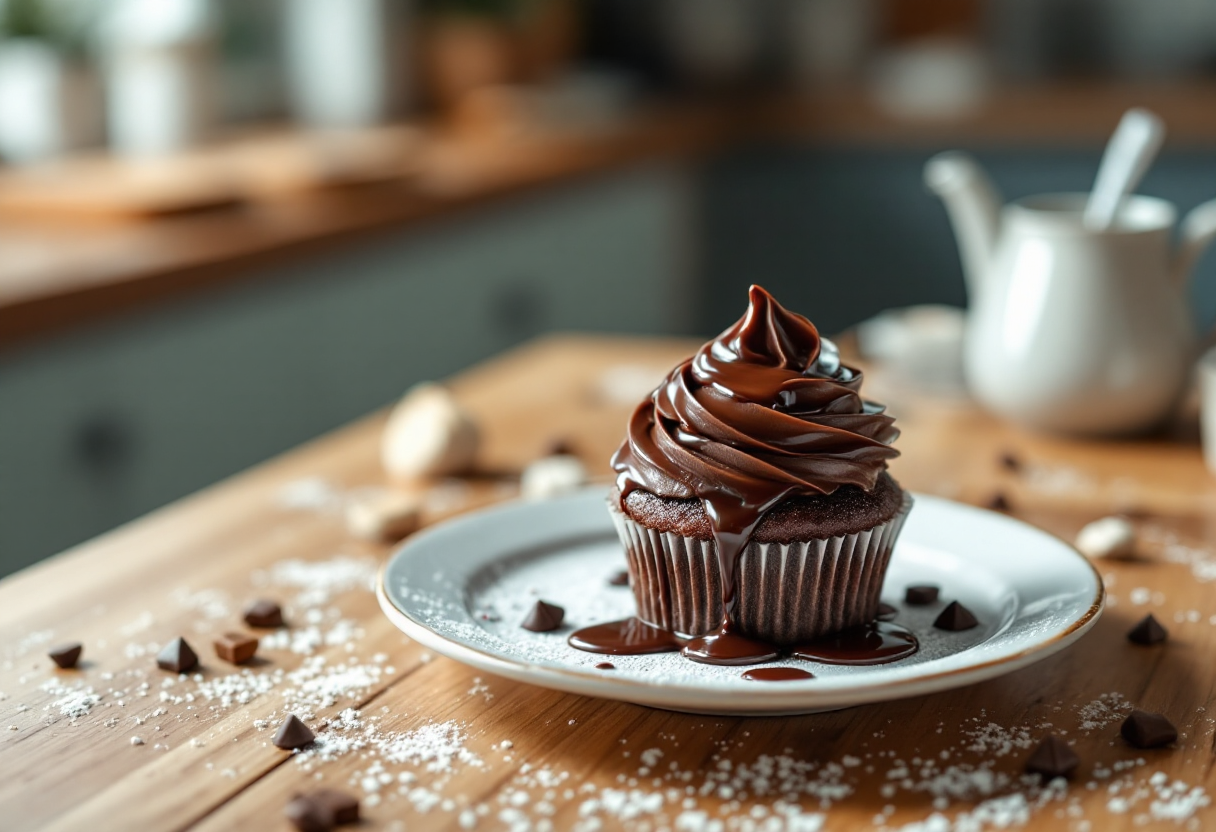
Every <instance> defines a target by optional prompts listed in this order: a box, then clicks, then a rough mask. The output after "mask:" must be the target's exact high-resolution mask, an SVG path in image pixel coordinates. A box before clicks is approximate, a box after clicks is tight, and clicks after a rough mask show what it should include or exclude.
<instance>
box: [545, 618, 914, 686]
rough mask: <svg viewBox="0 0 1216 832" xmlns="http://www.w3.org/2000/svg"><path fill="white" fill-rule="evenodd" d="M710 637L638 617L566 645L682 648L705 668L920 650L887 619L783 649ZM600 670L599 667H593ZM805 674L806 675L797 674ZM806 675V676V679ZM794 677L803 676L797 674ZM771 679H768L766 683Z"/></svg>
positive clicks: (579, 633)
mask: <svg viewBox="0 0 1216 832" xmlns="http://www.w3.org/2000/svg"><path fill="white" fill-rule="evenodd" d="M728 635H729V637H728V638H726V639H723V638H722V634H721V633H720V632H719V633H714V634H711V635H708V636H702V637H701V638H695V639H689V640H682V639H680V638H679V637H678V636H676V635H675V634H674V633H671V632H668V631H667V630H661V629H659V628H658V627H652V626H651V625H649V624H647V623H646V622H644V621H642V620H641V619H638V618H624V619H621V620H620V621H609V622H608V623H606V624H596V625H594V626H591V627H584V628H583V629H581V630H575V631H574V633H572V634H571V636H570V638H569V639H568V643H569V644H570V646H571V647H576V648H578V649H579V650H586V651H587V652H588V653H607V654H610V655H616V656H631V655H642V654H646V653H674V652H675V651H676V650H681V648H682V652H683V654H684V655H685V656H688V658H691V659H694V660H696V661H702V662H706V663H707V664H719V665H748V664H761V663H763V662H771V661H774V660H776V659H779V658H781V657H782V656H783V655H786V654H788V655H790V656H792V657H793V658H796V659H806V660H808V661H813V662H820V663H822V664H847V665H875V664H886V663H888V662H897V661H899V660H900V659H906V658H907V657H908V656H911V655H912V654H913V653H915V652H916V651H917V649H918V648H919V644H918V643H917V641H916V636H915V635H913V634H912V631H911V630H909V629H908V628H907V627H901V626H900V625H898V624H891V623H890V622H887V621H874V622H872V623H870V624H866V625H864V626H861V627H853V628H851V629H848V630H842V631H841V632H838V633H832V634H830V635H827V636H824V637H823V638H821V639H817V640H815V641H813V642H809V643H807V644H799V645H797V646H795V647H792V648H785V649H782V648H780V647H777V646H775V645H772V644H766V643H764V642H763V641H757V640H755V639H750V638H747V637H745V636H741V635H738V634H735V633H730V634H728ZM706 644H709V645H711V649H712V650H713V652H712V653H711V654H710V656H711V658H710V659H704V658H700V654H699V653H697V654H696V655H690V650H689V648H690V647H691V648H693V650H694V651H700V650H702V649H703V645H706ZM596 666H597V667H599V665H596ZM791 669H792V668H757V669H756V670H754V671H748V672H747V673H745V674H743V675H744V678H745V679H765V680H767V677H765V676H749V675H748V673H762V672H763V671H765V670H791ZM797 672H799V673H804V672H805V671H797ZM809 676H810V674H809V673H808V674H807V677H805V678H809ZM791 678H792V677H791ZM797 678H804V677H802V676H799V677H797ZM770 681H771V680H770Z"/></svg>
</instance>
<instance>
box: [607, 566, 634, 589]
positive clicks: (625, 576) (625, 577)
mask: <svg viewBox="0 0 1216 832" xmlns="http://www.w3.org/2000/svg"><path fill="white" fill-rule="evenodd" d="M608 585H609V586H629V570H628V569H621V570H619V571H617V572H613V573H612V574H611V575H610V576H609V577H608Z"/></svg>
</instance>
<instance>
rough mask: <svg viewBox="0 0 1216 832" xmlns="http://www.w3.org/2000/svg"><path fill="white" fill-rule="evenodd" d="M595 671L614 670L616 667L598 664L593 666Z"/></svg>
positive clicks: (606, 663) (610, 663)
mask: <svg viewBox="0 0 1216 832" xmlns="http://www.w3.org/2000/svg"><path fill="white" fill-rule="evenodd" d="M595 669H596V670H616V665H614V664H613V663H612V662H600V663H599V664H597V665H596V666H595Z"/></svg>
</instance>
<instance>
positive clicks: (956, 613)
mask: <svg viewBox="0 0 1216 832" xmlns="http://www.w3.org/2000/svg"><path fill="white" fill-rule="evenodd" d="M979 623H980V622H979V621H977V620H976V617H975V616H974V615H973V614H972V613H971V610H969V609H967V608H966V607H964V606H963V605H962V604H960V603H959V602H958V601H951V602H950V604H949V605H948V606H947V607H946V608H945V609H944V610H942V612H941V615H939V616H938V617H937V618H936V620H934V622H933V626H934V627H936V628H937V629H939V630H950V631H951V632H958V631H959V630H970V629H971V628H972V627H974V626H975V625H976V624H979Z"/></svg>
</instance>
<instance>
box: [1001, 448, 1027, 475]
mask: <svg viewBox="0 0 1216 832" xmlns="http://www.w3.org/2000/svg"><path fill="white" fill-rule="evenodd" d="M1000 461H1001V467H1002V468H1004V469H1005V470H1006V471H1011V472H1012V473H1015V474H1016V473H1017V472H1018V471H1021V470H1022V460H1021V459H1019V458H1018V457H1017V455H1016V454H1014V453H1013V451H1005V452H1004V453H1003V454H1001V457H1000Z"/></svg>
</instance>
